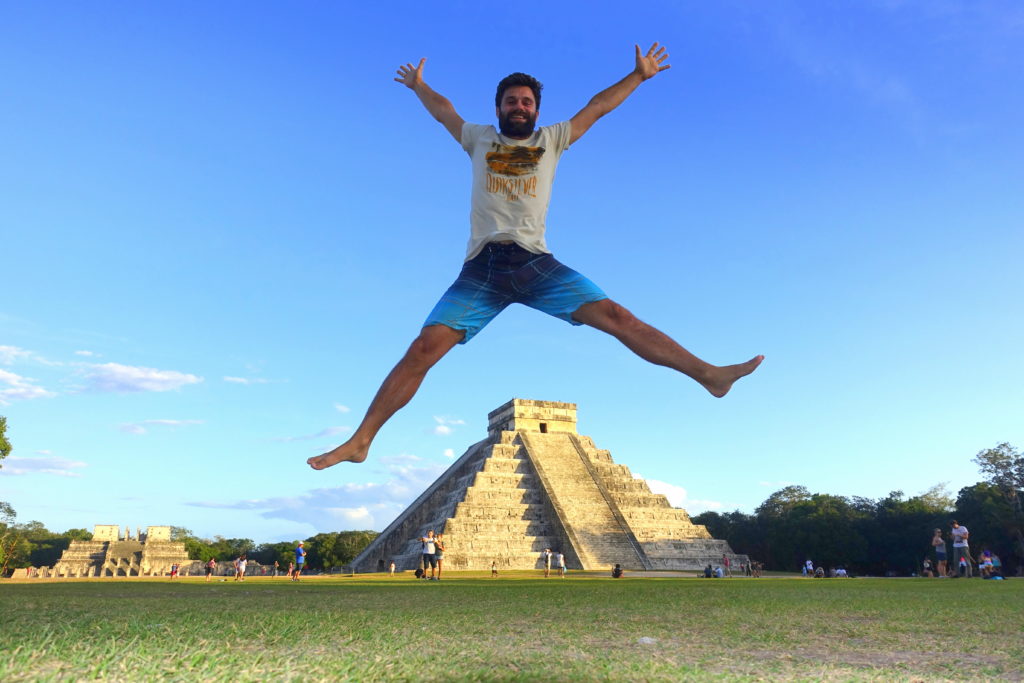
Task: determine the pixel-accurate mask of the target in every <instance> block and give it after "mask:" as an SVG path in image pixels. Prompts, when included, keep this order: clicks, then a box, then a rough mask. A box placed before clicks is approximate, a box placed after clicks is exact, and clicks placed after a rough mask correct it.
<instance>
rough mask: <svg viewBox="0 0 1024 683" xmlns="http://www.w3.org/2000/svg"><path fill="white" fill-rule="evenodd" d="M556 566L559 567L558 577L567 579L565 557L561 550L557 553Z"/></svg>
mask: <svg viewBox="0 0 1024 683" xmlns="http://www.w3.org/2000/svg"><path fill="white" fill-rule="evenodd" d="M555 564H557V565H558V575H559V576H560V577H562V578H563V579H564V578H565V555H563V554H562V551H561V550H559V551H558V552H557V553H555Z"/></svg>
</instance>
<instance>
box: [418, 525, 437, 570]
mask: <svg viewBox="0 0 1024 683" xmlns="http://www.w3.org/2000/svg"><path fill="white" fill-rule="evenodd" d="M435 550H436V548H435V547H434V530H433V529H431V530H430V531H428V532H427V535H426V536H420V558H421V561H422V563H423V578H424V579H427V580H428V581H429V580H431V579H433V578H434V572H436V571H437V558H436V557H434V551H435ZM427 567H430V576H427Z"/></svg>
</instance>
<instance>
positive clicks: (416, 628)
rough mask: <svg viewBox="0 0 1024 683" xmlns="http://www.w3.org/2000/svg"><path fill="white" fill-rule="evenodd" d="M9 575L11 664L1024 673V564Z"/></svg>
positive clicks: (145, 668)
mask: <svg viewBox="0 0 1024 683" xmlns="http://www.w3.org/2000/svg"><path fill="white" fill-rule="evenodd" d="M638 575H641V574H640V573H639V572H637V573H635V574H634V573H632V572H630V573H627V575H626V578H623V579H611V578H609V577H608V576H607V574H606V573H605V572H595V573H585V572H579V571H573V572H570V573H569V576H568V577H567V578H565V579H557V578H550V579H544V578H542V577H539V576H538V573H537V572H536V571H529V572H527V571H510V572H503V573H502V574H501V575H499V577H498V578H497V579H491V578H490V576H489V572H464V573H460V574H459V575H457V576H455V575H453V577H452V578H451V579H450V580H447V581H440V582H431V581H421V580H416V579H413V578H409V574H408V573H406V574H404V575H403V576H400V577H395V578H387V577H386V576H381V575H377V574H356V575H354V576H345V577H335V578H324V579H310V580H308V581H305V582H303V583H294V582H290V581H288V580H287V579H284V578H280V579H270V578H255V579H252V580H249V581H246V582H245V583H234V582H231V581H225V582H213V583H205V582H204V581H203V579H202V578H198V577H195V578H185V579H178V580H176V581H174V582H172V581H170V580H168V579H151V578H146V577H141V578H94V579H43V580H38V579H31V580H18V581H11V580H6V581H4V582H3V583H2V584H0V628H2V633H3V653H4V656H3V657H0V680H4V681H39V680H83V679H92V678H99V679H102V680H185V681H193V680H194V681H199V680H202V681H211V680H214V681H221V680H224V681H227V680H230V681H248V680H332V681H345V680H349V681H369V680H394V679H397V680H434V681H448V680H480V681H539V680H554V681H569V680H579V681H592V680H600V681H624V680H645V681H649V680H658V681H677V680H794V679H799V680H873V681H892V680H906V681H911V680H917V681H922V680H927V681H954V680H956V681H963V680H994V679H1004V680H1020V679H1021V671H1024V637H1022V635H1021V630H1020V615H1021V613H1022V607H1024V581H1019V580H1010V581H1002V582H993V581H969V580H963V581H957V580H939V579H845V580H844V579H819V580H816V579H800V578H777V577H769V578H762V579H748V578H734V579H697V578H637V576H638Z"/></svg>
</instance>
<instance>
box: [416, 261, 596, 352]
mask: <svg viewBox="0 0 1024 683" xmlns="http://www.w3.org/2000/svg"><path fill="white" fill-rule="evenodd" d="M607 298H608V295H607V294H605V293H604V292H603V291H602V290H601V288H600V287H598V286H597V285H595V284H594V283H593V282H591V281H590V280H588V279H587V278H585V277H583V276H582V275H580V274H579V273H577V272H576V271H575V270H573V269H572V268H569V267H568V266H566V265H564V264H562V263H560V262H559V261H558V260H557V259H556V258H555V257H554V256H552V255H551V254H534V253H532V252H529V251H527V250H526V249H523V248H522V247H520V246H519V245H518V244H515V243H511V244H499V243H497V242H490V243H488V244H487V245H486V246H485V247H484V248H483V251H481V252H480V253H479V254H478V255H477V256H475V257H473V258H472V259H470V260H469V261H466V263H465V264H463V266H462V272H461V273H459V277H457V278H456V279H455V282H454V283H452V286H451V287H449V288H448V291H446V292H445V293H444V294H443V295H442V296H441V299H440V301H438V302H437V305H436V306H434V310H432V311H431V312H430V315H429V316H427V320H426V322H424V323H423V326H424V327H427V326H428V325H445V326H447V327H450V328H452V329H453V330H463V331H465V333H466V334H465V336H464V337H463V338H462V341H460V342H459V343H460V344H465V343H466V342H468V341H469V340H470V339H472V338H473V336H474V335H476V333H477V332H479V331H480V330H482V329H483V328H484V326H485V325H487V323H489V322H491V320H493V319H494V317H495V316H496V315H498V314H499V313H501V312H502V311H503V310H505V307H506V306H508V305H509V304H524V305H526V306H529V307H530V308H535V309H537V310H538V311H543V312H544V313H547V314H548V315H553V316H555V317H556V318H561V319H562V320H565V321H566V322H569V323H572V324H573V325H582V324H583V323H580V322H577V321H575V320H573V317H572V314H573V313H575V312H576V309H578V308H579V307H580V306H582V305H583V304H589V303H592V302H594V301H601V300H602V299H607Z"/></svg>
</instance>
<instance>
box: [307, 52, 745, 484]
mask: <svg viewBox="0 0 1024 683" xmlns="http://www.w3.org/2000/svg"><path fill="white" fill-rule="evenodd" d="M667 59H668V53H666V52H665V48H664V47H661V46H659V45H658V43H654V44H653V45H652V46H651V48H650V49H649V50H647V52H646V53H641V52H640V46H639V45H637V46H636V66H635V67H634V69H633V71H631V72H630V73H629V75H627V76H626V77H625V78H623V79H622V80H621V81H619V82H618V83H616V84H615V85H612V86H611V87H609V88H607V89H605V90H603V91H601V92H599V93H598V94H597V95H595V96H594V97H593V98H592V99H591V100H590V102H588V103H587V106H585V107H583V109H581V110H580V111H579V112H578V113H577V114H576V115H575V116H573V117H572V118H571V119H569V120H568V121H563V122H562V123H557V124H555V125H553V126H541V127H540V128H537V129H536V130H535V126H536V123H537V116H538V114H539V113H540V99H541V88H542V86H541V84H540V83H539V82H538V81H537V79H535V78H533V77H532V76H528V75H527V74H523V73H514V74H511V75H509V76H507V77H505V78H503V79H502V80H501V82H500V83H498V90H497V93H496V94H495V98H494V104H495V114H496V115H497V117H498V129H497V130H496V129H495V128H494V126H490V125H486V126H485V125H477V124H473V123H466V122H465V121H463V120H462V117H460V116H459V115H458V113H457V112H456V111H455V107H453V106H452V103H451V102H450V101H449V100H448V99H447V98H445V97H443V96H442V95H440V94H438V93H436V92H434V90H432V89H431V88H430V86H428V85H427V84H426V82H425V81H424V80H423V65H424V63H425V62H426V59H425V58H424V59H421V60H420V62H419V64H418V65H416V66H413V65H412V64H411V63H410V64H406V65H404V66H400V67H399V68H398V72H397V73H398V77H397V78H395V81H397V82H398V83H401V84H402V85H404V86H406V87H407V88H409V89H410V90H412V91H413V92H415V93H416V96H417V97H419V99H420V102H422V103H423V106H424V107H426V109H427V111H428V112H429V113H430V114H431V116H433V117H434V118H435V119H437V120H438V121H439V122H440V123H441V124H442V125H443V126H444V127H445V129H446V130H447V131H448V132H449V133H451V135H452V137H453V138H455V140H456V141H457V142H459V143H460V144H461V145H462V148H463V149H465V150H466V152H467V153H468V154H469V156H470V159H471V160H472V164H473V192H472V210H471V212H470V228H471V230H470V239H469V247H468V249H467V253H466V261H465V263H464V265H463V267H462V272H461V273H460V274H459V276H458V278H457V279H456V280H455V282H454V283H453V284H452V286H451V287H450V288H449V289H448V291H447V292H445V293H444V295H442V297H441V300H440V301H439V302H438V303H437V305H436V306H435V307H434V310H433V311H431V313H430V315H429V316H427V319H426V321H425V322H424V323H423V329H422V330H421V331H420V334H419V336H418V337H417V338H416V339H415V340H414V341H413V343H412V345H411V346H410V347H409V350H408V351H406V353H405V356H403V357H402V360H400V361H399V362H398V365H396V366H395V367H394V369H393V370H392V371H391V373H390V374H389V375H388V376H387V378H386V379H385V380H384V383H383V384H382V385H381V387H380V389H379V390H378V391H377V395H376V396H375V397H374V399H373V401H372V402H371V403H370V407H369V409H368V410H367V411H366V415H365V416H364V417H363V421H362V422H361V423H360V424H359V427H358V428H357V429H356V431H355V433H354V434H353V435H352V438H350V439H349V440H348V441H346V442H345V443H343V444H341V445H340V446H338V447H337V448H335V449H333V450H331V451H328V452H327V453H324V454H323V455H318V456H316V457H313V458H310V459H309V460H308V461H307V462H308V463H309V465H310V466H311V467H313V469H317V470H321V469H324V468H326V467H330V466H331V465H335V464H337V463H339V462H345V461H348V462H363V461H364V460H366V456H367V454H368V453H369V450H370V444H371V443H372V442H373V439H374V437H375V436H376V435H377V432H378V431H379V430H380V428H381V427H382V426H383V425H384V423H385V422H387V421H388V420H389V419H390V418H391V416H392V415H394V414H395V413H396V412H397V411H398V410H399V409H400V408H402V407H403V406H404V405H405V404H407V403H408V402H409V401H410V400H411V399H412V397H413V395H414V394H415V393H416V390H417V389H419V386H420V383H421V382H422V381H423V378H424V377H425V376H426V374H427V371H429V370H430V368H432V367H433V366H434V364H436V363H437V362H438V361H439V360H440V359H441V358H442V357H443V356H444V355H445V354H446V353H448V352H449V351H450V350H451V349H452V348H453V347H454V346H455V345H456V344H465V343H466V342H468V341H469V340H470V339H472V338H473V336H474V335H475V334H476V333H477V332H479V331H480V330H481V329H483V327H484V326H485V325H487V323H489V322H490V321H491V320H493V319H494V317H495V316H497V315H498V313H500V312H501V311H502V310H504V308H505V307H506V306H508V305H509V304H512V303H521V304H525V305H527V306H529V307H531V308H535V309H537V310H539V311H543V312H544V313H547V314H549V315H553V316H555V317H556V318H561V319H562V320H565V321H566V322H569V323H571V324H573V325H589V326H591V327H594V328H596V329H598V330H601V331H602V332H607V333H608V334H610V335H612V336H614V337H615V338H616V339H618V340H619V341H621V342H622V343H623V344H625V345H626V347H628V348H629V349H630V350H631V351H633V352H634V353H636V354H637V355H638V356H640V357H641V358H643V359H644V360H646V361H649V362H651V363H654V364H656V365H663V366H665V367H668V368H672V369H673V370H678V371H679V372H681V373H683V374H685V375H687V376H688V377H691V378H693V379H694V380H696V381H697V382H698V383H699V384H700V385H701V386H703V387H704V388H705V389H707V390H708V391H709V392H710V393H711V395H712V396H717V397H721V396H725V395H726V394H727V393H728V392H729V389H731V388H732V385H733V382H735V381H736V380H738V379H739V378H741V377H743V376H745V375H749V374H750V373H751V372H753V371H754V370H755V369H757V366H758V365H760V363H761V361H762V360H764V356H755V357H754V358H751V359H750V360H748V361H747V362H746V363H739V364H737V365H725V366H716V365H711V364H709V363H706V362H704V361H703V360H701V359H700V358H697V357H696V356H694V355H693V354H692V353H690V352H689V351H687V350H686V349H684V348H683V347H682V346H680V345H679V344H677V343H676V342H675V341H673V340H672V339H671V338H669V337H668V336H667V335H665V334H664V333H662V332H660V331H658V330H657V329H655V328H653V327H651V326H650V325H648V324H647V323H644V322H642V321H640V320H639V319H637V318H636V317H634V316H633V314H632V313H630V312H629V311H627V310H626V309H625V308H623V307H622V306H620V305H619V304H617V303H615V302H614V301H612V300H611V299H609V298H608V296H607V295H606V294H605V293H604V292H603V291H601V289H600V288H599V287H598V286H597V285H595V284H594V283H593V282H591V281H590V280H588V279H587V278H585V277H584V276H582V275H580V274H579V273H577V272H576V271H574V270H572V269H571V268H569V267H567V266H565V265H563V264H562V263H560V262H559V261H557V260H556V259H555V257H554V256H552V255H551V252H549V251H548V248H547V244H546V243H545V241H544V232H545V225H544V218H545V216H546V215H547V210H548V203H549V201H550V198H551V185H552V182H553V181H554V175H555V167H556V166H557V164H558V160H559V157H560V156H561V155H562V152H564V151H565V150H567V149H568V148H569V146H570V145H571V144H572V143H574V142H576V141H577V140H579V139H580V137H581V136H582V135H583V134H584V133H586V132H587V131H588V130H589V129H590V127H591V126H592V125H594V122H595V121H597V120H598V119H599V118H601V117H602V116H604V115H605V114H607V113H608V112H610V111H612V110H613V109H615V108H616V107H618V106H619V105H620V104H622V102H623V101H625V99H626V98H627V97H628V96H629V95H630V94H632V92H633V91H634V90H636V88H637V86H639V85H640V84H641V83H643V82H644V81H646V80H648V79H649V78H653V77H654V76H656V75H657V74H659V73H661V72H662V71H664V70H666V69H668V68H669V65H668V64H666V63H665V61H666V60H667Z"/></svg>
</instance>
